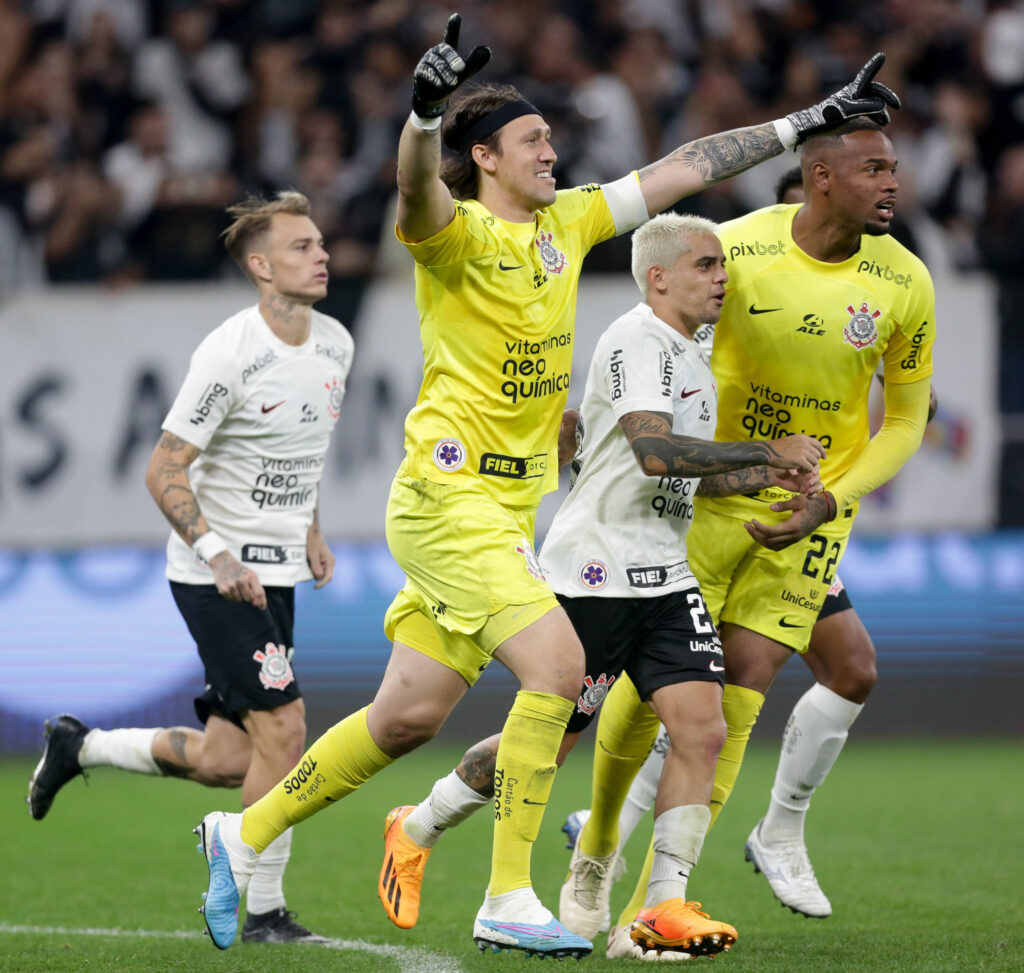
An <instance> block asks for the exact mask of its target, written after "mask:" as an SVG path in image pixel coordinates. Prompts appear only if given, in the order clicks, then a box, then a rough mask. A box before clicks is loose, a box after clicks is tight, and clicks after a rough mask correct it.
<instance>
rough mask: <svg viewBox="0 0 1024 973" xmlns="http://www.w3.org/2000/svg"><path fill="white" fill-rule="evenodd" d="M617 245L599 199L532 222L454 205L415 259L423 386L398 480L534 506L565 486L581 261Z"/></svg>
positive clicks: (546, 212)
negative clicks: (474, 488) (474, 486)
mask: <svg viewBox="0 0 1024 973" xmlns="http://www.w3.org/2000/svg"><path fill="white" fill-rule="evenodd" d="M614 234H615V222H614V220H613V218H612V214H611V211H610V210H609V207H608V203H607V201H606V200H605V194H604V192H603V190H602V189H601V188H600V187H599V186H596V185H591V186H580V187H577V188H575V189H568V190H564V191H561V192H559V193H558V196H557V199H556V201H555V202H554V203H553V204H552V205H551V206H548V207H546V208H544V209H542V210H540V211H539V212H538V213H537V218H536V220H535V221H534V222H532V223H508V222H506V221H504V220H502V219H499V218H498V217H496V216H494V215H493V214H492V213H490V212H489V211H488V210H487V209H485V208H484V207H483V206H482V205H481V204H480V203H479V202H477V201H476V200H466V201H464V202H456V204H455V218H454V219H453V220H452V221H451V223H449V224H448V225H447V226H446V227H445V228H444V229H443V230H441V231H440V232H439V233H436V234H434V236H432V237H430V238H429V239H427V240H424V241H421V242H419V243H409V242H408V241H406V240H404V239H403V238H402V234H401V232H400V231H398V237H399V239H400V240H402V242H403V243H405V245H406V246H407V247H408V249H409V251H410V253H412V255H413V257H414V258H415V260H416V305H417V307H418V308H419V312H420V336H421V338H422V341H423V384H422V386H421V387H420V392H419V396H418V398H417V400H416V405H415V406H414V407H413V409H412V411H411V412H410V413H409V415H408V418H407V419H406V423H405V449H406V455H405V460H404V462H403V463H402V467H401V470H400V475H405V476H414V477H424V478H426V479H428V480H433V481H435V482H438V483H444V482H451V481H452V480H455V479H461V480H465V479H467V478H472V479H473V480H475V481H476V482H477V483H478V484H480V485H481V486H482V487H483V488H484V489H485V490H486V491H487V492H488V493H489V494H490V495H491V496H493V497H495V498H496V499H498V500H500V501H501V502H502V503H506V504H510V505H515V506H531V505H536V504H537V503H539V502H540V498H541V496H542V495H543V494H544V493H546V492H548V491H550V490H554V489H556V487H557V486H558V449H557V438H558V425H559V420H560V417H561V415H562V410H563V408H564V407H565V402H566V396H567V393H568V389H569V375H570V372H571V369H572V357H573V355H572V351H573V348H572V346H573V333H574V327H575V314H576V291H577V284H578V281H579V275H580V268H581V266H582V263H583V258H584V256H585V255H586V254H587V252H588V251H589V250H590V248H591V247H592V246H594V245H595V244H597V243H600V242H601V241H602V240H606V239H608V238H609V237H611V236H613V235H614Z"/></svg>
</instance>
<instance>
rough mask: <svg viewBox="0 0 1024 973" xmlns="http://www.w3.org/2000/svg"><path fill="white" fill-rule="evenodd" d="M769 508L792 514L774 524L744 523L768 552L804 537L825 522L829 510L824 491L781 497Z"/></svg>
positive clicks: (757, 521)
mask: <svg viewBox="0 0 1024 973" xmlns="http://www.w3.org/2000/svg"><path fill="white" fill-rule="evenodd" d="M771 509H772V510H777V511H778V510H792V511H793V513H792V514H791V515H790V516H789V517H787V518H786V519H785V520H783V521H780V522H779V523H777V524H762V523H761V522H760V521H759V520H751V521H750V522H749V523H746V524H744V525H743V526H744V527H746V528H747V533H748V534H750V536H751V537H753V538H754V540H755V541H757V543H758V544H760V545H761V546H762V547H767V548H768V550H770V551H781V550H782V549H783V548H784V547H789V545H790V544H795V543H796V542H797V541H798V540H801V539H802V538H804V537H806V536H807V535H808V534H810V533H811V531H813V530H815V529H817V528H818V527H820V526H821V525H822V524H823V523H825V521H826V520H827V519H828V512H829V509H828V501H827V500H826V499H825V494H823V493H819V494H816V495H815V496H813V497H806V496H804V495H803V494H800V495H798V496H795V497H792V498H791V499H789V500H780V501H779V502H778V503H773V504H772V505H771Z"/></svg>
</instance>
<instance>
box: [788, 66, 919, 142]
mask: <svg viewBox="0 0 1024 973" xmlns="http://www.w3.org/2000/svg"><path fill="white" fill-rule="evenodd" d="M883 64H885V55H884V54H882V53H881V52H879V53H878V54H875V55H874V56H873V57H872V58H871V59H870V60H869V61H868V63H867V64H865V65H864V67H862V68H861V69H860V71H858V72H857V77H855V78H854V79H853V80H852V81H851V82H850V83H849V84H848V85H845V86H844V87H842V88H840V89H839V90H838V91H837V92H836V93H835V94H833V95H829V96H828V97H827V98H826V99H825V100H824V101H819V102H818V104H816V105H814V106H812V107H811V108H803V109H801V110H800V111H795V112H793V114H792V115H787V116H786V121H788V122H789V123H790V124H791V125H792V126H793V128H794V129H795V130H796V144H797V145H799V144H800V143H801V142H803V141H804V140H805V139H808V138H810V137H811V136H812V135H817V134H819V133H820V132H827V131H828V130H829V129H831V128H837V127H838V126H839V125H842V124H843V122H845V121H848V120H849V119H851V118H856V117H857V116H858V115H870V116H871V117H872V118H873V119H874V120H875V121H876V122H878V124H879V125H888V124H889V108H899V107H900V99H899V97H898V96H897V94H896V92H895V91H893V90H892V89H891V88H887V87H886V86H885V85H884V84H882V83H881V82H880V81H872V80H871V79H872V78H874V76H875V75H876V74H878V71H879V69H880V68H881V67H882V65H883Z"/></svg>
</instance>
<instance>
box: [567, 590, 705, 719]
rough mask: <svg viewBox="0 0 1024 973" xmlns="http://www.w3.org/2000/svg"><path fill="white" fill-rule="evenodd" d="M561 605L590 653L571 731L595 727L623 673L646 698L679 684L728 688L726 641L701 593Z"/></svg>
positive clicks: (571, 600)
mask: <svg viewBox="0 0 1024 973" xmlns="http://www.w3.org/2000/svg"><path fill="white" fill-rule="evenodd" d="M558 600H559V602H560V603H561V605H562V607H563V608H564V609H565V611H566V613H567V614H568V615H569V620H570V621H571V622H572V625H573V628H575V629H576V634H577V635H578V636H579V638H580V641H581V642H582V643H583V651H584V652H585V653H586V657H587V659H586V676H585V677H584V681H583V689H582V690H581V692H580V696H579V699H578V700H577V702H576V709H575V710H574V711H573V714H572V716H571V717H570V718H569V725H568V727H567V728H566V731H567V732H569V733H578V732H579V731H580V730H582V729H583V728H584V727H586V726H588V725H589V724H590V721H591V720H592V719H593V718H594V716H595V714H596V713H597V709H598V707H599V706H600V705H601V703H602V702H603V700H604V697H605V696H606V695H607V693H608V690H609V689H611V686H612V683H613V682H615V680H616V679H617V678H618V677H619V675H620V673H622V672H626V673H627V675H628V676H629V678H630V679H631V680H632V681H633V685H634V686H636V690H637V692H638V693H639V694H640V698H641V699H650V698H651V694H652V693H653V692H654V691H655V690H656V689H661V688H662V687H663V686H672V685H675V684H676V683H680V682H693V681H700V682H716V683H718V684H719V685H724V683H725V665H724V664H723V662H722V642H721V640H720V639H719V637H718V632H716V631H715V626H714V625H713V624H712V622H711V616H710V615H709V614H708V610H707V606H706V605H705V604H704V598H703V596H702V595H701V593H700V590H699V589H698V588H690V589H689V590H687V591H674V592H671V593H670V594H667V595H661V596H660V597H656V598H596V597H582V598H570V597H568V596H566V595H559V596H558Z"/></svg>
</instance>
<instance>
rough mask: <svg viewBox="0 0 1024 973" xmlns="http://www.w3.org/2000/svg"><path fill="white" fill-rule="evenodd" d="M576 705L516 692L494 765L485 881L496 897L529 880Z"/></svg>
mask: <svg viewBox="0 0 1024 973" xmlns="http://www.w3.org/2000/svg"><path fill="white" fill-rule="evenodd" d="M574 706H575V703H572V702H570V701H569V700H568V699H563V698H562V697H561V696H555V695H552V694H551V693H537V692H529V691H527V690H520V691H519V692H518V693H516V699H515V702H514V703H513V704H512V709H511V710H510V711H509V714H508V719H507V720H506V721H505V727H504V729H503V730H502V731H501V742H500V743H499V744H498V756H497V760H496V762H495V768H494V845H493V850H492V853H491V880H490V882H489V884H488V886H487V894H488V895H489V896H491V897H492V898H493V897H494V896H496V895H501V894H503V893H504V892H511V891H513V890H515V889H521V888H528V887H530V885H531V881H530V854H531V852H532V851H533V843H534V841H536V839H537V834H538V832H539V831H540V823H541V819H542V818H543V817H544V808H545V806H546V805H547V802H548V796H549V795H550V793H551V785H552V784H553V783H554V781H555V770H556V764H555V758H556V757H557V756H558V748H559V746H561V743H562V737H563V736H564V735H565V726H566V724H567V723H568V722H569V717H570V716H571V715H572V711H573V707H574Z"/></svg>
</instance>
